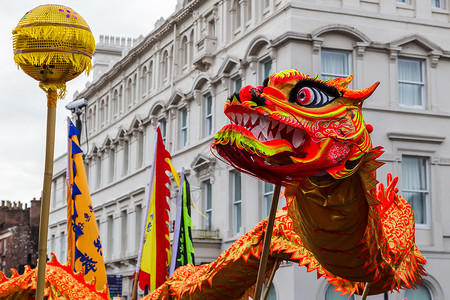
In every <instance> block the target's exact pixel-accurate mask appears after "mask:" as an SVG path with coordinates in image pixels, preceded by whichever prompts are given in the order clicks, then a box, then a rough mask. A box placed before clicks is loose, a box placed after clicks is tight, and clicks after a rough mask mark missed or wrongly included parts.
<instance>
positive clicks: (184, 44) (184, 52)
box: [180, 36, 189, 68]
mask: <svg viewBox="0 0 450 300" xmlns="http://www.w3.org/2000/svg"><path fill="white" fill-rule="evenodd" d="M180 52H181V53H180V55H181V67H182V68H185V67H186V65H187V63H188V58H189V53H188V40H187V37H186V36H184V37H183V39H182V41H181V51H180Z"/></svg>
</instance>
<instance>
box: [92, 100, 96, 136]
mask: <svg viewBox="0 0 450 300" xmlns="http://www.w3.org/2000/svg"><path fill="white" fill-rule="evenodd" d="M91 123H92V127H91V129H92V132H94V131H97V127H96V126H97V105H94V107H93V108H92V119H91Z"/></svg>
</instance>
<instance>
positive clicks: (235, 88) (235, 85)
mask: <svg viewBox="0 0 450 300" xmlns="http://www.w3.org/2000/svg"><path fill="white" fill-rule="evenodd" d="M231 80H232V82H233V91H232V92H233V93H234V92H236V93H239V91H240V90H241V89H242V78H241V76H236V77H233V78H232V79H231ZM238 82H239V84H238Z"/></svg>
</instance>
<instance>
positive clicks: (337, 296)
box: [325, 284, 355, 300]
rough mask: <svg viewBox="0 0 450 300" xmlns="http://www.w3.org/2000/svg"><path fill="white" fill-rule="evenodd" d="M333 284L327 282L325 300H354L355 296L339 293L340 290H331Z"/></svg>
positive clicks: (333, 287)
mask: <svg viewBox="0 0 450 300" xmlns="http://www.w3.org/2000/svg"><path fill="white" fill-rule="evenodd" d="M334 289H335V286H333V285H331V284H329V285H328V287H327V289H326V291H325V300H355V296H354V295H352V296H351V297H350V298H349V297H348V295H341V293H340V292H335V291H333V290H334Z"/></svg>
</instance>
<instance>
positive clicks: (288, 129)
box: [286, 126, 294, 134]
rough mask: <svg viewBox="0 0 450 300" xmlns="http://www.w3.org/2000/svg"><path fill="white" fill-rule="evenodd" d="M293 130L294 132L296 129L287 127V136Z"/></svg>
mask: <svg viewBox="0 0 450 300" xmlns="http://www.w3.org/2000/svg"><path fill="white" fill-rule="evenodd" d="M292 130H294V127H292V126H286V134H289V132H291V131H292Z"/></svg>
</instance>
